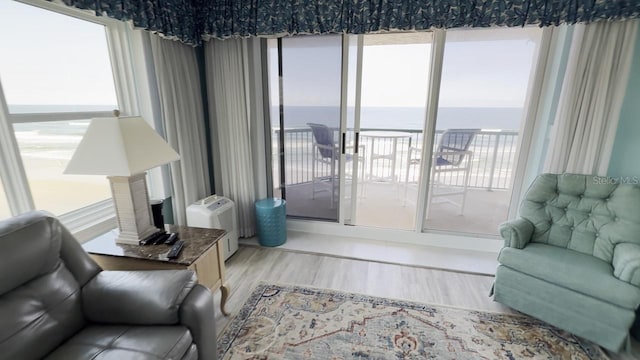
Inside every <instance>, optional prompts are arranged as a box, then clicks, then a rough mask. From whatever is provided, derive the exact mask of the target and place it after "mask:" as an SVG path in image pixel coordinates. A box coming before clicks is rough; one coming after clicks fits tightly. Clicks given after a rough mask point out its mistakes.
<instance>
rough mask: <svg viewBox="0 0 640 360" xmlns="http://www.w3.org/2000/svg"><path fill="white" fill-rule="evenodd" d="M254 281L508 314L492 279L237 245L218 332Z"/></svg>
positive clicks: (228, 269)
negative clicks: (493, 296)
mask: <svg viewBox="0 0 640 360" xmlns="http://www.w3.org/2000/svg"><path fill="white" fill-rule="evenodd" d="M260 281H267V282H274V283H283V284H295V285H308V286H314V287H319V288H329V289H336V290H343V291H349V292H355V293H362V294H367V295H372V296H381V297H388V298H397V299H405V300H412V301H418V302H424V303H430V304H444V305H449V306H456V307H463V308H469V309H477V310H486V311H496V312H505V313H512V312H513V311H512V310H511V309H509V308H508V307H506V306H503V305H501V304H498V303H496V302H493V300H492V299H491V298H489V296H488V294H489V289H490V288H491V284H492V283H493V277H492V276H485V275H473V274H465V273H459V272H451V271H444V270H434V269H425V268H420V267H412V266H402V265H392V264H384V263H378V262H372V261H363V260H351V259H344V258H337V257H331V256H326V255H315V254H304V253H298V252H291V251H287V250H280V249H270V248H261V247H254V246H244V245H241V246H240V249H239V250H238V252H237V253H236V254H234V255H233V256H232V257H231V258H230V259H229V260H228V261H227V262H226V283H227V286H228V287H229V288H230V294H229V299H228V300H227V307H226V310H227V311H228V312H229V313H230V314H231V316H228V317H225V316H223V315H222V314H221V313H220V309H219V306H218V304H219V301H220V292H219V291H218V292H217V293H216V294H215V301H216V306H215V309H216V325H217V331H218V333H221V332H222V331H224V329H225V327H226V326H227V325H228V323H229V321H230V320H231V319H232V318H233V316H234V315H235V314H236V313H237V312H238V310H239V309H240V308H241V306H242V304H243V303H244V301H245V300H246V299H247V297H248V296H249V294H250V293H251V291H252V290H253V288H254V287H255V285H257V284H258V283H259V282H260ZM637 345H638V344H634V346H636V347H637ZM637 350H638V349H636V351H635V353H634V354H633V355H628V356H630V357H628V356H612V360H627V359H640V351H637Z"/></svg>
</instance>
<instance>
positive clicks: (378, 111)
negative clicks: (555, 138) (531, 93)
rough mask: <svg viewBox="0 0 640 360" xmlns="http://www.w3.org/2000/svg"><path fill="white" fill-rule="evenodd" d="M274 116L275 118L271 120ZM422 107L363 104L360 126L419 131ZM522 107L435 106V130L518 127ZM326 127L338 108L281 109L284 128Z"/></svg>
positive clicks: (335, 119)
mask: <svg viewBox="0 0 640 360" xmlns="http://www.w3.org/2000/svg"><path fill="white" fill-rule="evenodd" d="M354 112H355V111H354V109H353V108H349V109H348V110H347V118H348V119H353V118H354ZM271 114H272V127H278V125H277V121H278V117H277V116H278V108H277V107H275V108H272V111H271ZM274 116H275V119H274ZM424 119H425V109H424V108H418V107H364V108H362V110H361V113H360V127H361V128H363V129H398V130H422V129H423V127H424V125H423V124H424ZM521 120H522V108H507V107H504V108H490V107H486V108H471V107H441V108H439V109H438V118H437V122H436V129H437V130H445V129H502V130H516V131H517V130H518V129H519V128H520V122H521ZM310 122H313V123H320V124H324V125H327V126H329V127H338V126H339V124H340V108H339V107H321V106H305V107H302V106H288V107H285V108H284V125H285V127H286V128H304V127H308V126H307V123H310Z"/></svg>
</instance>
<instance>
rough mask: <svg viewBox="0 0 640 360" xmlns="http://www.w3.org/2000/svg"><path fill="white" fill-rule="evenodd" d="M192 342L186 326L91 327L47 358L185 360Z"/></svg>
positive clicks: (50, 359) (61, 359)
mask: <svg viewBox="0 0 640 360" xmlns="http://www.w3.org/2000/svg"><path fill="white" fill-rule="evenodd" d="M192 342H193V339H192V337H191V333H190V332H189V330H188V329H187V328H186V327H184V326H111V325H92V326H88V327H86V328H85V329H83V330H82V331H80V332H79V333H78V334H76V335H75V336H73V337H72V338H71V339H69V340H68V341H67V342H65V343H64V344H62V346H60V347H59V348H58V349H56V350H55V351H54V352H52V353H51V354H49V356H47V357H46V358H45V359H47V360H57V359H60V360H63V359H78V360H81V359H92V360H93V359H95V360H105V359H109V360H129V359H131V360H134V359H135V360H146V359H149V360H151V359H153V360H158V359H182V358H183V356H185V354H187V351H189V349H190V347H191V345H192Z"/></svg>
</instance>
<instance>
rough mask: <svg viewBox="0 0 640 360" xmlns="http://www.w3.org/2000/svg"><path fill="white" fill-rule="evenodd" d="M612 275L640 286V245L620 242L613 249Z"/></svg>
mask: <svg viewBox="0 0 640 360" xmlns="http://www.w3.org/2000/svg"><path fill="white" fill-rule="evenodd" d="M612 265H613V275H615V277H617V278H618V279H620V280H622V281H626V282H628V283H630V284H633V285H635V286H638V287H640V245H638V244H633V243H620V244H618V245H616V247H615V248H614V249H613V261H612Z"/></svg>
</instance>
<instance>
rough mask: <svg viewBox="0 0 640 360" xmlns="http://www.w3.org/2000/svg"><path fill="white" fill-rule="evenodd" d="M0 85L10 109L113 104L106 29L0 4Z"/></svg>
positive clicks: (30, 8) (9, 2) (8, 2)
mask: <svg viewBox="0 0 640 360" xmlns="http://www.w3.org/2000/svg"><path fill="white" fill-rule="evenodd" d="M0 81H1V83H2V88H3V89H4V93H5V97H6V99H7V103H8V104H9V105H115V104H117V100H116V92H115V86H114V82H113V75H112V71H111V63H110V60H109V52H108V49H107V38H106V33H105V29H104V26H102V25H98V24H95V23H91V22H88V21H84V20H79V19H76V18H73V17H70V16H66V15H62V14H58V13H54V12H52V11H48V10H43V9H39V8H37V7H34V6H30V5H25V4H22V3H18V2H16V1H12V0H0Z"/></svg>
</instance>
